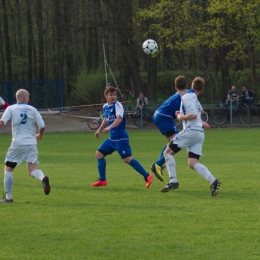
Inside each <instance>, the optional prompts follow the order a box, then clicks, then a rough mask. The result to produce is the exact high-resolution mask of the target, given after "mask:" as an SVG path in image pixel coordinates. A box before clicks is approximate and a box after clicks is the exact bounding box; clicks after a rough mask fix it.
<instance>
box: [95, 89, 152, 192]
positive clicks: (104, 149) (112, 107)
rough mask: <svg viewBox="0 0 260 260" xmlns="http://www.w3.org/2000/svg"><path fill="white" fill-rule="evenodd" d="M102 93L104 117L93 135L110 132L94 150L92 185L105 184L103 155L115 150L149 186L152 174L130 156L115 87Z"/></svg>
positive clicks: (123, 116) (123, 117) (122, 115)
mask: <svg viewBox="0 0 260 260" xmlns="http://www.w3.org/2000/svg"><path fill="white" fill-rule="evenodd" d="M104 95H105V98H106V100H107V103H106V104H105V105H104V106H103V109H104V113H105V119H104V120H103V122H102V124H101V125H100V127H99V129H98V130H97V131H96V132H95V137H96V138H97V139H98V138H99V135H100V133H101V131H102V132H103V133H105V134H106V133H108V132H110V137H109V138H108V139H106V140H105V141H104V142H103V143H102V144H101V145H100V146H99V148H98V150H97V151H96V158H97V161H98V172H99V179H98V180H97V181H96V182H95V183H93V184H92V186H94V187H99V186H106V185H107V179H106V160H105V156H107V155H109V154H112V153H113V152H114V151H117V152H118V153H119V155H120V156H121V158H122V160H123V161H124V162H125V163H127V164H129V165H130V166H132V167H133V168H134V169H135V170H136V171H137V172H139V173H140V174H141V175H142V176H143V177H144V180H145V181H146V188H149V187H150V186H151V184H152V179H153V175H152V174H149V173H148V172H147V171H146V170H145V169H144V168H143V166H142V165H141V164H140V163H139V162H138V161H137V160H136V159H134V158H132V151H131V148H130V145H129V137H128V133H127V132H126V130H125V122H126V121H125V115H124V109H123V106H122V104H121V103H120V102H118V101H117V100H116V99H117V90H116V88H114V87H113V86H108V87H107V88H106V89H105V92H104Z"/></svg>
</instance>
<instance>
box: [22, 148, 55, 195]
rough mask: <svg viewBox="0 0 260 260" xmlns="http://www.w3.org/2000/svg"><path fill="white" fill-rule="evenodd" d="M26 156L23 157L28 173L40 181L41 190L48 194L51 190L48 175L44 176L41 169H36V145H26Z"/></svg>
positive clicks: (37, 162)
mask: <svg viewBox="0 0 260 260" xmlns="http://www.w3.org/2000/svg"><path fill="white" fill-rule="evenodd" d="M26 149H27V156H26V158H25V161H26V164H27V171H28V174H29V175H30V176H31V177H32V178H35V179H37V180H39V181H41V183H42V187H43V191H44V193H45V195H48V194H49V193H50V191H51V186H50V181H49V177H48V176H45V175H44V173H43V172H42V170H40V169H37V165H38V164H39V163H40V162H39V161H38V148H37V146H28V147H27V148H26Z"/></svg>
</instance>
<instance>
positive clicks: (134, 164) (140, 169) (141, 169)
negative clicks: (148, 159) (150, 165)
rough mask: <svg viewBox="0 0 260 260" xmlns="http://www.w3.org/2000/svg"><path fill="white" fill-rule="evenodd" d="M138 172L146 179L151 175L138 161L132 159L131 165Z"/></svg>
mask: <svg viewBox="0 0 260 260" xmlns="http://www.w3.org/2000/svg"><path fill="white" fill-rule="evenodd" d="M129 164H130V165H131V166H132V167H133V168H134V169H135V170H136V171H137V172H139V173H140V174H141V175H143V176H144V178H147V177H148V176H149V173H148V172H147V171H146V170H145V169H144V167H143V166H142V165H141V164H140V163H139V162H138V161H137V160H136V159H134V158H133V159H132V160H131V161H130V163H129Z"/></svg>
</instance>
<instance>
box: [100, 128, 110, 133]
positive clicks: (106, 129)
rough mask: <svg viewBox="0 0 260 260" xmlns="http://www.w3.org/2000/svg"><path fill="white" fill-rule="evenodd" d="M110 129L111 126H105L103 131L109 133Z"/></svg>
mask: <svg viewBox="0 0 260 260" xmlns="http://www.w3.org/2000/svg"><path fill="white" fill-rule="evenodd" d="M109 131H110V127H109V126H108V127H106V128H104V129H103V131H102V132H103V133H104V134H107V133H108V132H109Z"/></svg>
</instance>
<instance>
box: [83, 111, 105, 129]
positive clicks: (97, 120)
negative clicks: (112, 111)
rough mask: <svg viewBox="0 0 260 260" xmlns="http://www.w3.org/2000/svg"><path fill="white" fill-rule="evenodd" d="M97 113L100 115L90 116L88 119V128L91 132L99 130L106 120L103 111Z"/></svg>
mask: <svg viewBox="0 0 260 260" xmlns="http://www.w3.org/2000/svg"><path fill="white" fill-rule="evenodd" d="M97 111H98V112H99V115H98V114H90V115H89V116H88V119H87V124H88V127H89V128H90V129H91V130H97V129H98V128H99V127H100V125H101V123H102V121H103V120H104V118H105V114H104V113H102V112H101V109H97Z"/></svg>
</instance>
